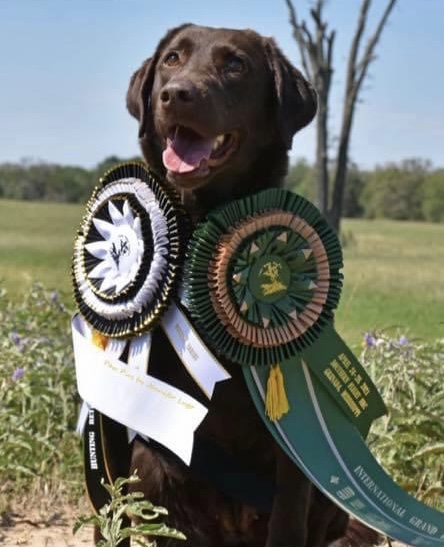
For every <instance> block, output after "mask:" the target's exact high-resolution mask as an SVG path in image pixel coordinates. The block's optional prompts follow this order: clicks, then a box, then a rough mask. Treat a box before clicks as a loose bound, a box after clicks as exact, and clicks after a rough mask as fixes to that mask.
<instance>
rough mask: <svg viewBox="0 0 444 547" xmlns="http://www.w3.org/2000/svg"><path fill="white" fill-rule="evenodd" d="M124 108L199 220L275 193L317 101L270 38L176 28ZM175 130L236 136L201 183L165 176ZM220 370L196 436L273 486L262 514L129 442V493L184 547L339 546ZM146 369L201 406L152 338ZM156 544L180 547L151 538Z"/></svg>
mask: <svg viewBox="0 0 444 547" xmlns="http://www.w3.org/2000/svg"><path fill="white" fill-rule="evenodd" d="M171 52H172V56H171ZM168 55H170V56H169V57H168ZM239 58H240V59H241V61H242V63H241V64H240V62H239ZM233 59H234V61H233ZM127 105H128V109H129V111H130V113H131V114H132V115H133V116H134V117H136V118H137V120H138V121H139V139H140V145H141V148H142V151H143V154H144V157H145V159H146V161H147V163H148V164H149V165H150V166H151V168H152V169H153V170H154V171H156V172H157V173H158V175H159V176H160V177H162V178H167V179H168V180H169V181H170V183H172V184H173V185H175V186H176V188H177V189H178V190H179V192H180V193H181V195H182V199H183V202H184V205H185V207H186V209H187V210H188V213H189V214H190V216H191V218H192V219H193V220H194V221H197V220H200V219H202V218H204V217H205V214H206V213H207V212H208V210H210V209H211V208H213V207H215V206H218V205H221V204H223V203H226V202H228V201H231V200H232V199H234V198H239V197H242V196H245V195H248V194H251V193H253V192H256V191H258V190H260V189H263V188H269V187H279V186H281V185H282V182H283V178H284V176H285V174H286V171H287V162H288V157H287V151H288V149H289V148H290V146H291V142H292V138H293V135H294V134H295V133H296V132H297V131H298V130H299V129H301V128H302V127H304V126H305V125H306V124H308V123H309V122H310V121H311V119H312V118H313V116H314V115H315V112H316V94H315V92H314V90H313V88H312V87H311V85H310V84H309V83H308V82H307V81H306V80H305V79H304V77H303V76H302V74H301V73H300V72H299V71H298V70H297V69H296V68H294V67H293V66H292V65H291V64H290V63H289V61H288V60H287V59H286V58H285V57H284V55H283V54H282V53H281V51H280V50H279V49H278V47H277V46H276V44H275V42H274V41H273V40H272V39H269V38H264V37H262V36H260V35H258V34H257V33H255V32H253V31H250V30H245V31H236V30H229V29H211V28H206V27H199V26H194V25H183V26H181V27H178V28H175V29H173V30H171V31H169V32H168V33H167V34H166V36H165V37H164V38H163V39H162V40H161V41H160V43H159V45H158V47H157V49H156V51H155V52H154V54H153V56H152V57H150V58H149V59H147V60H146V61H145V62H144V63H143V64H142V66H141V68H140V69H139V70H138V71H137V72H136V73H135V74H134V75H133V77H132V78H131V82H130V85H129V90H128V95H127ZM176 125H180V126H185V127H187V128H190V129H192V130H193V131H195V132H196V133H199V134H200V135H203V136H206V137H214V136H217V135H219V134H225V133H229V132H231V131H235V132H236V135H237V144H236V147H235V150H233V151H232V152H231V153H230V154H231V155H230V156H229V157H228V158H227V160H226V161H224V162H223V163H222V164H221V165H216V166H215V167H214V168H211V169H210V171H209V173H207V174H206V175H205V176H202V175H195V174H193V173H192V174H191V175H188V176H180V175H178V174H177V173H174V172H170V171H167V170H166V169H165V167H164V165H163V164H162V150H163V148H164V146H165V139H166V137H167V136H168V131H170V128H171V127H173V126H176ZM225 365H226V367H227V368H228V370H229V372H230V374H231V375H232V379H231V380H229V381H225V382H220V383H219V384H218V385H217V387H216V389H215V393H214V396H213V398H212V400H211V403H210V404H209V413H208V415H207V417H206V418H205V420H204V421H203V423H202V424H201V426H200V427H199V429H198V431H197V436H198V437H204V438H206V439H210V440H212V441H213V442H214V443H216V445H217V446H220V447H221V449H223V450H225V452H226V453H227V454H229V455H231V456H233V457H234V458H235V459H236V461H238V462H239V463H240V464H241V465H244V466H245V468H247V469H248V470H249V471H251V472H254V473H256V474H257V476H259V477H267V478H268V479H270V480H272V481H274V483H275V484H276V487H277V492H276V494H275V496H274V501H273V506H272V510H271V513H267V512H261V511H260V510H258V509H255V508H254V507H251V506H250V505H248V504H246V503H243V502H242V501H240V500H237V499H232V498H230V497H229V496H228V495H227V494H226V493H223V492H222V491H221V490H219V489H217V488H215V486H214V485H213V484H212V482H211V481H209V480H207V479H205V478H204V477H202V476H200V475H199V473H197V472H195V471H194V470H193V468H192V467H191V468H189V467H187V466H185V465H184V464H183V463H182V462H181V461H180V460H179V459H178V458H177V457H175V456H174V455H172V454H171V453H170V452H168V451H167V450H166V449H163V448H162V447H160V446H159V445H157V444H154V443H149V444H147V443H145V442H143V441H142V440H136V441H135V444H134V449H133V458H132V467H133V468H137V469H138V472H139V476H141V478H142V483H141V484H142V486H140V484H138V485H137V489H140V488H142V489H143V491H144V492H145V494H146V496H147V498H148V499H150V500H151V501H153V502H154V503H156V504H161V505H164V506H166V507H167V508H168V509H169V512H170V518H169V523H170V524H171V525H173V526H176V527H177V528H178V529H180V530H181V531H183V532H184V533H185V534H186V535H187V537H188V541H187V542H186V543H185V545H189V546H190V547H213V546H214V547H215V546H218V547H222V546H229V545H232V546H241V545H245V546H254V547H259V546H266V547H278V546H292V547H304V546H305V547H323V546H326V545H327V544H328V542H330V541H332V540H334V539H336V538H339V537H341V536H343V535H344V532H345V529H346V526H347V521H348V516H347V515H346V514H345V513H343V512H342V511H341V510H339V509H337V508H336V507H335V506H334V505H333V504H332V503H331V502H330V501H329V500H327V499H326V498H325V497H324V496H323V495H322V494H320V493H319V492H318V491H317V490H316V489H315V488H314V486H313V485H312V484H311V483H310V482H309V481H308V480H307V479H306V478H305V476H304V475H303V474H302V473H301V472H300V471H299V469H298V468H297V467H296V466H295V465H294V464H293V463H292V462H291V461H290V460H289V459H288V458H287V456H286V455H285V454H284V453H283V452H282V451H281V450H280V449H279V447H278V446H277V445H276V444H275V442H274V440H273V438H272V437H271V435H269V434H268V432H267V430H266V429H265V427H264V425H263V424H262V422H261V419H260V417H259V415H258V413H257V412H256V410H255V408H254V405H253V403H252V401H251V398H250V396H249V394H248V391H247V389H246V386H245V384H244V381H243V377H242V375H241V373H240V370H239V366H237V365H235V364H232V363H225ZM149 370H150V374H153V375H155V376H157V377H158V378H160V379H162V380H164V381H166V382H169V383H171V384H173V385H174V386H176V387H178V388H179V389H183V390H184V391H185V392H187V393H189V394H190V395H192V396H194V397H195V398H196V399H198V400H201V401H202V403H203V404H208V403H207V401H205V399H204V398H203V397H202V394H201V393H200V391H199V389H198V388H197V386H196V385H195V383H194V382H193V380H192V379H191V378H190V376H189V375H188V374H187V372H186V371H185V369H184V367H183V366H182V365H181V364H180V362H179V360H178V358H177V356H176V354H175V352H174V350H173V349H172V347H171V346H170V344H169V343H168V341H167V339H166V337H165V335H164V334H163V332H162V331H161V330H160V329H158V330H156V331H155V332H154V341H153V350H152V355H151V359H150V368H149ZM301 435H303V432H301ZM158 545H159V547H166V546H168V547H173V546H176V545H177V546H179V545H184V543H183V542H175V541H173V540H168V539H159V540H158Z"/></svg>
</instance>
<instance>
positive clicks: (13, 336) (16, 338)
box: [9, 330, 22, 346]
mask: <svg viewBox="0 0 444 547" xmlns="http://www.w3.org/2000/svg"><path fill="white" fill-rule="evenodd" d="M9 340H11V342H12V343H13V344H14V345H15V346H20V344H21V341H22V337H21V336H20V334H19V333H18V332H16V331H15V330H13V331H12V332H10V333H9Z"/></svg>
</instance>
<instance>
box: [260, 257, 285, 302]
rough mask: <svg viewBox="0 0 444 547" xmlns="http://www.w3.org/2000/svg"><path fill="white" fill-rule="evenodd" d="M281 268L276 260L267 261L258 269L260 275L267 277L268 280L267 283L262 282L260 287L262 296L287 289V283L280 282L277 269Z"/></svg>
mask: <svg viewBox="0 0 444 547" xmlns="http://www.w3.org/2000/svg"><path fill="white" fill-rule="evenodd" d="M281 268H282V266H281V264H279V263H278V262H274V261H272V262H267V263H266V264H264V265H263V266H262V268H261V270H260V272H259V273H260V275H262V276H264V277H267V278H268V279H269V280H270V281H269V282H268V283H262V284H261V289H262V294H263V295H264V296H269V295H271V294H275V293H277V292H281V291H285V290H287V287H288V285H285V284H284V283H282V281H281V279H280V273H279V270H280V269H281Z"/></svg>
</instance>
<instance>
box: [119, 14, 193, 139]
mask: <svg viewBox="0 0 444 547" xmlns="http://www.w3.org/2000/svg"><path fill="white" fill-rule="evenodd" d="M188 26H190V25H189V24H185V25H181V26H179V27H176V28H173V29H171V30H169V31H168V32H167V33H166V34H165V36H164V37H163V38H162V40H161V41H160V42H159V45H158V46H157V48H156V51H155V52H154V55H153V56H152V57H150V58H149V59H147V60H146V61H144V63H143V64H142V66H141V67H140V68H139V70H136V72H135V73H134V74H133V75H132V77H131V80H130V83H129V87H128V92H127V94H126V106H127V108H128V111H129V113H130V114H131V115H132V116H134V117H135V118H136V119H137V120H139V138H140V139H141V138H143V137H144V136H145V135H146V134H147V133H150V130H151V129H152V127H151V124H152V118H151V104H150V103H151V90H152V88H153V83H154V75H155V69H156V65H157V62H158V60H159V57H160V56H161V54H162V51H163V50H164V49H165V47H166V46H167V44H168V42H169V41H170V40H171V39H172V38H173V37H174V36H175V35H176V34H177V33H178V32H179V31H181V30H182V29H184V28H185V27H188Z"/></svg>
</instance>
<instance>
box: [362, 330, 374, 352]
mask: <svg viewBox="0 0 444 547" xmlns="http://www.w3.org/2000/svg"><path fill="white" fill-rule="evenodd" d="M364 345H365V346H366V347H367V348H373V347H374V346H376V338H375V337H374V336H373V334H372V333H370V332H366V333H365V334H364Z"/></svg>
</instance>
